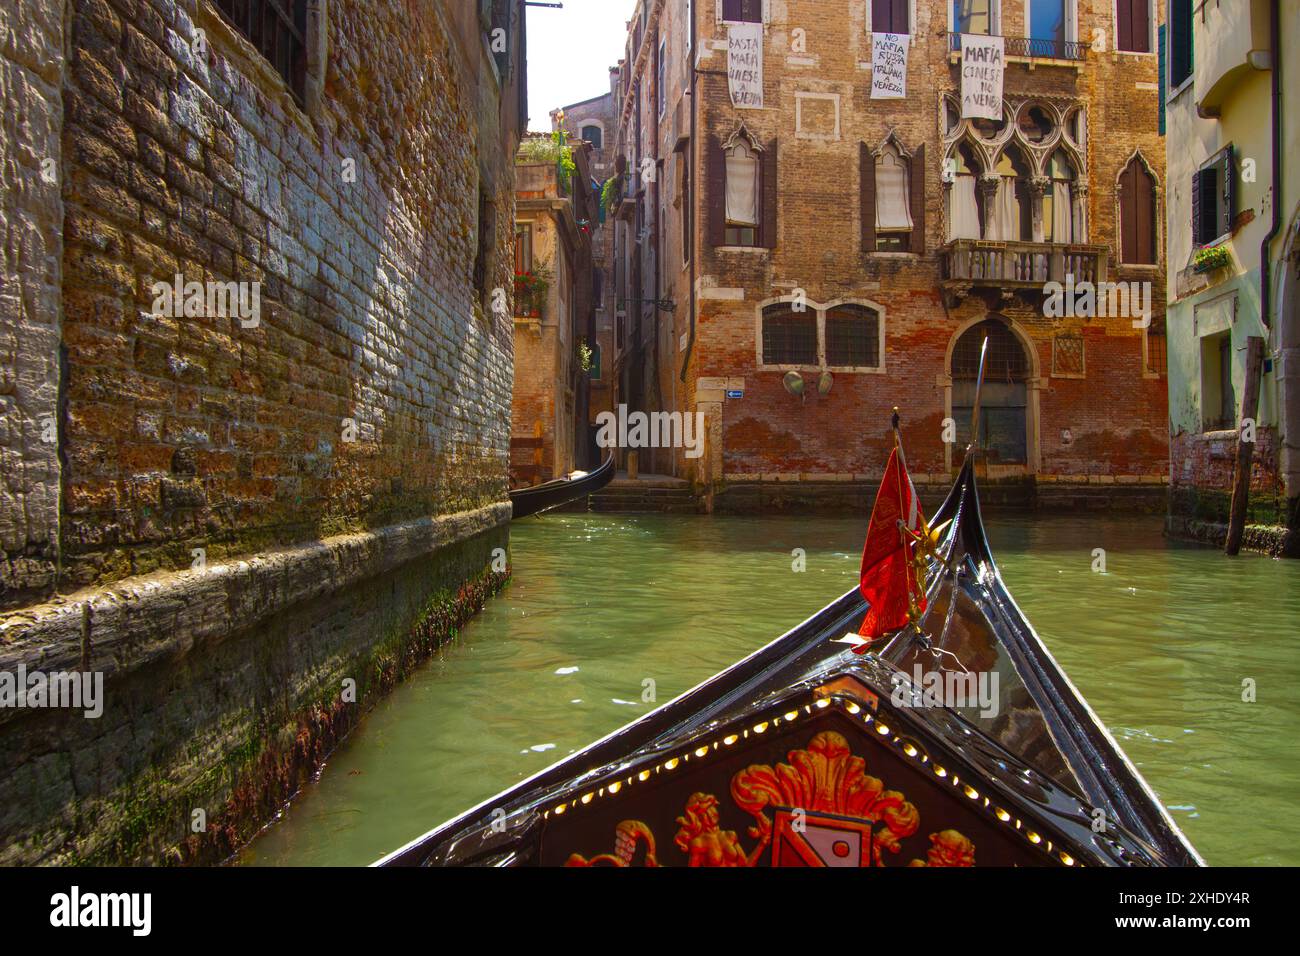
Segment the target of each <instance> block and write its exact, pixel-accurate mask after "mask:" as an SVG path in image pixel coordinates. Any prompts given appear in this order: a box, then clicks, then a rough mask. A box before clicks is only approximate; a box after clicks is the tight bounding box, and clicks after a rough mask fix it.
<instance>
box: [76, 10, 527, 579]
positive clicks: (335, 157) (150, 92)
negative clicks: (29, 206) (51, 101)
mask: <svg viewBox="0 0 1300 956" xmlns="http://www.w3.org/2000/svg"><path fill="white" fill-rule="evenodd" d="M71 6H72V10H71V18H70V28H71V34H70V41H71V46H72V49H73V51H74V53H73V57H72V62H71V70H70V76H69V80H68V83H67V86H66V89H65V90H64V99H65V104H66V108H67V113H68V116H67V122H66V125H65V128H64V149H65V160H66V161H65V165H66V182H65V187H64V200H65V203H66V206H67V223H66V230H65V232H66V246H65V250H64V257H63V268H64V310H65V325H64V340H65V343H66V346H67V350H68V372H67V380H66V384H65V389H66V395H67V408H66V431H65V434H64V443H63V444H64V454H65V456H66V468H65V473H64V487H65V492H66V525H65V529H64V547H65V552H66V556H65V561H66V565H67V580H66V583H67V584H72V585H75V584H88V583H92V582H102V581H107V580H112V579H115V578H120V577H123V576H126V575H129V574H132V573H140V572H147V571H150V570H153V569H154V568H158V567H164V568H166V567H185V566H188V565H189V563H190V561H191V558H190V554H191V549H193V548H198V547H203V548H206V549H207V551H208V555H209V558H212V557H214V556H220V555H223V554H235V553H244V552H249V551H254V550H257V549H259V548H261V547H265V546H269V545H273V544H283V543H287V542H293V541H299V540H304V539H311V538H317V537H321V536H324V535H328V534H332V533H338V532H341V531H346V530H352V529H358V528H364V527H375V526H379V525H383V524H386V523H391V522H393V521H397V520H401V519H405V518H409V517H412V516H416V515H423V514H444V513H448V512H453V511H460V510H465V509H469V508H473V507H477V506H481V505H484V504H486V503H488V502H491V501H494V500H500V499H501V498H502V497H503V496H504V491H505V487H504V485H505V470H506V468H505V466H506V456H507V447H508V446H507V442H508V429H509V426H508V418H507V416H508V408H509V395H510V375H511V368H510V355H511V330H510V327H509V323H508V322H505V321H503V320H501V319H499V318H496V317H494V316H492V315H491V314H490V312H489V313H488V314H487V315H483V314H482V313H481V311H479V310H478V308H477V306H476V305H475V304H474V301H473V300H474V298H475V295H474V288H473V277H472V269H473V263H474V261H475V253H476V242H477V234H478V222H477V220H478V191H479V180H480V174H481V173H486V174H487V176H488V183H489V189H490V190H491V195H492V201H493V205H494V207H495V212H496V216H497V220H498V224H499V227H498V228H497V229H496V240H497V252H498V253H499V254H498V255H497V256H495V257H492V262H491V264H492V265H493V266H494V267H495V268H494V269H493V270H492V274H491V275H490V276H489V278H488V282H487V285H488V286H489V287H504V288H509V286H510V282H509V269H510V264H509V263H510V256H509V254H508V253H509V248H510V243H511V242H512V239H513V237H512V234H511V230H510V229H509V228H508V224H509V222H510V219H511V208H512V201H513V200H512V195H511V191H512V186H513V177H512V171H511V164H510V163H509V157H494V156H490V155H489V156H486V157H481V156H480V154H479V141H478V140H479V138H480V137H479V135H478V134H479V133H480V130H479V127H480V125H481V124H480V122H479V115H478V114H479V112H480V106H481V104H480V101H479V97H480V91H479V89H478V83H477V81H476V80H474V79H472V75H471V74H469V73H468V72H467V70H466V68H465V66H464V63H463V62H462V55H461V54H460V53H458V52H457V50H456V48H454V47H453V45H452V43H451V40H450V38H449V35H448V32H447V31H448V28H447V24H446V23H445V22H444V21H443V19H442V17H441V15H440V14H439V13H438V11H437V5H428V6H426V5H422V4H421V5H412V4H409V3H401V2H397V0H380V2H372V3H366V4H364V5H361V4H352V3H340V2H331V3H329V4H328V6H327V7H326V9H327V19H326V21H325V26H324V28H325V30H326V31H327V44H328V50H327V60H326V62H327V71H326V72H325V73H324V75H323V77H322V80H323V95H322V96H320V97H318V101H317V102H316V103H314V104H313V103H311V101H310V100H309V105H308V108H307V110H306V111H305V112H304V110H303V109H301V108H300V107H299V106H298V105H297V104H296V103H295V102H294V101H293V100H292V98H291V97H290V96H289V94H288V92H287V90H286V89H285V86H284V84H283V83H282V82H281V81H280V80H279V77H278V76H276V75H274V74H271V73H270V72H269V70H268V69H267V68H266V67H265V64H264V63H262V62H261V61H260V58H259V57H258V55H257V54H256V52H254V51H253V49H252V47H251V46H250V45H249V44H247V43H246V42H245V41H244V40H243V39H242V38H240V37H239V36H237V35H236V34H235V33H234V31H233V30H230V29H228V28H227V27H226V26H225V24H224V21H222V20H221V19H220V17H219V16H218V15H217V14H216V13H215V11H214V8H213V7H212V6H211V5H210V4H209V3H207V2H206V0H76V2H74V3H73V4H72V5H71ZM200 28H201V29H203V30H204V31H205V33H206V39H207V50H206V52H204V53H196V52H195V51H194V49H193V46H192V43H193V38H194V35H195V30H196V29H200ZM471 35H473V34H471ZM475 38H476V39H477V37H475ZM470 49H471V51H472V52H474V53H475V54H477V51H475V50H473V48H472V47H471V48H470ZM488 118H489V119H492V117H491V114H488ZM346 161H352V162H354V163H355V182H352V181H350V177H349V178H345V162H346ZM348 166H351V164H350V163H349V164H348ZM177 273H180V274H183V275H184V277H185V280H186V281H204V280H218V281H227V280H235V281H240V282H260V283H261V284H262V285H261V321H260V325H259V326H258V327H257V328H245V327H243V326H242V323H241V322H240V321H239V320H238V319H237V318H235V319H232V318H219V317H215V316H205V317H201V318H169V317H165V316H158V315H154V314H151V313H152V311H153V299H154V296H153V294H152V292H151V286H152V285H153V284H154V283H155V282H157V281H171V279H172V277H173V276H174V275H176V274H177ZM345 420H351V421H352V422H355V424H356V429H357V431H356V440H355V441H354V442H348V441H346V440H345V437H347V436H346V435H345V427H346V426H345V424H344V423H345Z"/></svg>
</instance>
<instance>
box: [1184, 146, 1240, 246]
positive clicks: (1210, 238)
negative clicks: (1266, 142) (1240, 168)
mask: <svg viewBox="0 0 1300 956" xmlns="http://www.w3.org/2000/svg"><path fill="white" fill-rule="evenodd" d="M1236 182H1237V166H1236V162H1235V161H1234V151H1233V147H1232V146H1231V144H1230V145H1228V146H1225V147H1224V148H1223V149H1221V150H1220V151H1219V152H1217V153H1215V154H1214V156H1213V157H1211V159H1210V160H1209V161H1208V162H1207V163H1206V164H1205V165H1204V166H1202V167H1201V168H1200V169H1199V170H1197V171H1196V172H1195V173H1194V174H1193V176H1192V238H1193V240H1194V241H1195V243H1196V245H1198V246H1204V245H1207V244H1208V243H1211V242H1214V241H1215V240H1216V239H1218V238H1220V237H1222V236H1227V235H1231V233H1232V223H1233V219H1234V218H1235V216H1236V212H1237V199H1236V192H1237V190H1236Z"/></svg>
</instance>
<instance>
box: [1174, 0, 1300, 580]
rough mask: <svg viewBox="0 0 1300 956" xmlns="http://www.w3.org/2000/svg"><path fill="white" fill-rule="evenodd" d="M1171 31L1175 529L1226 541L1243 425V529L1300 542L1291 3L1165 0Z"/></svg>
mask: <svg viewBox="0 0 1300 956" xmlns="http://www.w3.org/2000/svg"><path fill="white" fill-rule="evenodd" d="M1275 18H1276V19H1275ZM1166 30H1167V44H1168V54H1167V57H1166V59H1167V70H1168V75H1167V77H1166V81H1167V89H1168V94H1167V95H1168V102H1167V105H1166V107H1165V111H1166V122H1167V133H1168V136H1167V145H1168V169H1169V190H1168V193H1169V202H1168V208H1167V213H1168V216H1167V234H1168V247H1169V255H1168V262H1167V265H1168V292H1169V305H1168V314H1169V329H1170V333H1169V413H1170V428H1171V436H1172V438H1171V472H1170V474H1171V482H1172V486H1171V496H1170V517H1169V525H1170V529H1171V530H1172V531H1173V532H1174V533H1177V534H1181V535H1188V536H1192V537H1196V538H1200V539H1203V540H1206V541H1210V542H1213V543H1216V544H1218V543H1221V542H1222V541H1223V540H1224V537H1225V534H1226V526H1227V522H1228V515H1229V506H1230V501H1231V495H1232V486H1233V472H1234V468H1235V465H1236V460H1237V455H1238V447H1239V445H1238V439H1239V437H1241V438H1244V439H1247V440H1249V439H1251V438H1253V440H1254V447H1253V449H1252V452H1253V454H1252V458H1253V461H1252V464H1251V472H1250V494H1249V503H1248V508H1247V512H1246V523H1247V525H1248V527H1247V530H1246V543H1247V545H1248V546H1250V547H1254V548H1257V549H1260V550H1265V551H1269V552H1272V553H1277V554H1291V555H1295V554H1300V537H1298V535H1300V532H1298V530H1297V529H1300V520H1298V517H1297V507H1298V502H1300V352H1298V351H1297V349H1298V348H1300V301H1298V300H1300V296H1298V295H1297V261H1300V241H1298V240H1297V234H1298V231H1300V169H1298V168H1297V164H1296V162H1295V161H1294V157H1295V156H1297V155H1300V123H1297V122H1296V121H1295V119H1294V116H1295V106H1296V104H1297V103H1300V69H1296V68H1294V67H1293V66H1292V65H1291V64H1290V63H1288V62H1287V58H1288V57H1289V58H1291V61H1292V62H1294V59H1295V53H1296V51H1295V49H1294V46H1295V44H1296V41H1297V38H1300V4H1297V3H1294V2H1283V3H1280V4H1278V3H1268V2H1263V0H1259V2H1251V0H1220V2H1215V3H1205V4H1191V3H1186V2H1172V0H1171V2H1170V4H1169V22H1168V25H1167V27H1166ZM1289 47H1291V48H1290V49H1289ZM1288 105H1289V107H1290V114H1289V115H1288V112H1287V110H1288ZM1252 340H1253V341H1254V343H1255V344H1254V346H1253V348H1254V350H1255V351H1256V355H1255V364H1254V365H1253V366H1252V362H1251V355H1250V353H1251V350H1252ZM1248 378H1249V379H1253V382H1252V383H1251V384H1250V386H1249V389H1248V381H1247V380H1248ZM1248 390H1251V391H1253V392H1254V393H1255V395H1256V396H1257V402H1256V405H1255V408H1254V410H1253V412H1252V411H1251V410H1250V409H1249V408H1243V404H1244V402H1245V400H1246V396H1247V392H1248Z"/></svg>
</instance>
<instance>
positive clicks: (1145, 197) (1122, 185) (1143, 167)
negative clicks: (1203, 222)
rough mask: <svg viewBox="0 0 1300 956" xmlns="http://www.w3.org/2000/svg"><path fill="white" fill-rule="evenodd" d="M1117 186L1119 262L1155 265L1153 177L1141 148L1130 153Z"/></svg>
mask: <svg viewBox="0 0 1300 956" xmlns="http://www.w3.org/2000/svg"><path fill="white" fill-rule="evenodd" d="M1118 186H1119V188H1118V190H1117V192H1118V202H1119V233H1120V235H1119V248H1120V262H1122V263H1125V264H1127V265H1155V264H1156V251H1157V248H1158V242H1157V237H1158V232H1159V230H1158V223H1157V222H1156V178H1155V175H1154V174H1153V173H1152V172H1151V169H1150V167H1149V166H1148V165H1147V162H1146V158H1145V157H1144V156H1143V155H1142V154H1141V153H1140V152H1135V153H1134V154H1133V155H1132V156H1131V157H1129V161H1128V163H1127V164H1125V166H1124V168H1123V169H1122V170H1121V171H1120V174H1119V184H1118Z"/></svg>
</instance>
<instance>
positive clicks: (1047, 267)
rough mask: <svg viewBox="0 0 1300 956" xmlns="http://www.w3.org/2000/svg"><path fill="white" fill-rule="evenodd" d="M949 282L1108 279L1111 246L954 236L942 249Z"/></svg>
mask: <svg viewBox="0 0 1300 956" xmlns="http://www.w3.org/2000/svg"><path fill="white" fill-rule="evenodd" d="M940 251H941V253H942V255H943V278H944V281H945V282H952V283H963V284H971V285H976V286H1012V287H1015V286H1019V287H1029V286H1037V285H1042V284H1043V283H1045V282H1053V281H1055V282H1065V277H1066V276H1068V275H1072V276H1074V281H1075V282H1076V283H1078V282H1104V281H1106V256H1107V253H1108V252H1109V251H1110V250H1109V247H1108V246H1101V245H1088V244H1079V243H1068V244H1062V243H1053V242H992V241H988V240H984V239H954V240H953V241H952V242H950V243H948V244H947V245H946V246H944V247H943V249H942V250H940Z"/></svg>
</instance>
